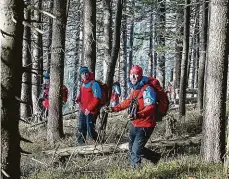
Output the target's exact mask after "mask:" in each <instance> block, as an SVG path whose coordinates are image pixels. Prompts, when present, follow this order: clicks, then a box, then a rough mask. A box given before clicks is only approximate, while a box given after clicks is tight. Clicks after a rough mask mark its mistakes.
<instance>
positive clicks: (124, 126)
mask: <svg viewBox="0 0 229 179" xmlns="http://www.w3.org/2000/svg"><path fill="white" fill-rule="evenodd" d="M129 122H130V120H127V122H126V123H125V125H124V129H123V130H122V132H121V135H120V137H119V139H118V142H117V143H116V145H115V148H114V150H113V153H112V154H114V153H115V151H116V149H117V147H118V144H119V142H120V140H121V138H122V136H123V134H124V131H125V130H126V127H127V124H128V123H129ZM110 159H111V158H110ZM110 161H111V160H109V162H108V165H109V164H110Z"/></svg>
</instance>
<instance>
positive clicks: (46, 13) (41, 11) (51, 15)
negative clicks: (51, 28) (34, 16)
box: [27, 5, 56, 19]
mask: <svg viewBox="0 0 229 179" xmlns="http://www.w3.org/2000/svg"><path fill="white" fill-rule="evenodd" d="M27 9H31V10H36V11H38V12H40V13H43V14H45V15H47V16H49V17H51V18H53V19H56V16H54V15H53V14H51V13H49V12H47V11H44V10H41V9H38V8H36V7H34V6H31V5H29V6H27Z"/></svg>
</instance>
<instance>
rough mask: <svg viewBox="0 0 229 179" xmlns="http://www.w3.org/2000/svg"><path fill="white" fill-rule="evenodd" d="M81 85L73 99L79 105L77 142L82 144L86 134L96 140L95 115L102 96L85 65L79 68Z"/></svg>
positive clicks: (98, 86) (97, 84)
mask: <svg viewBox="0 0 229 179" xmlns="http://www.w3.org/2000/svg"><path fill="white" fill-rule="evenodd" d="M80 76H81V79H82V86H81V87H80V94H79V96H78V97H77V99H76V100H75V102H76V103H79V105H80V115H79V122H78V130H79V133H80V134H79V135H77V142H78V143H79V144H80V145H82V144H84V143H85V140H86V136H87V134H88V135H89V136H90V137H91V138H92V139H93V140H94V141H96V139H97V136H98V134H97V132H96V131H95V123H96V117H97V114H98V112H99V105H100V104H99V103H100V100H101V98H102V92H101V88H100V85H99V83H98V82H96V81H95V77H94V74H93V73H90V72H89V70H88V68H87V67H81V68H80Z"/></svg>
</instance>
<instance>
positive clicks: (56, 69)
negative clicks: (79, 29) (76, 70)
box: [47, 0, 67, 144]
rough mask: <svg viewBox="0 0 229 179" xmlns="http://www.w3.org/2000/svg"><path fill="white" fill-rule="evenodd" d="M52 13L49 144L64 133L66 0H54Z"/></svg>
mask: <svg viewBox="0 0 229 179" xmlns="http://www.w3.org/2000/svg"><path fill="white" fill-rule="evenodd" d="M53 13H54V15H56V17H57V18H56V19H54V21H53V35H52V54H51V67H50V89H49V103H50V104H49V116H48V125H47V141H48V142H49V143H51V144H54V143H55V142H56V141H58V140H59V139H60V138H61V137H63V135H64V133H63V121H62V103H63V98H62V97H63V96H62V95H63V93H62V86H63V79H64V54H65V31H66V23H67V18H66V0H56V1H54V8H53Z"/></svg>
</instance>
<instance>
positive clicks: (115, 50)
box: [100, 0, 123, 141]
mask: <svg viewBox="0 0 229 179" xmlns="http://www.w3.org/2000/svg"><path fill="white" fill-rule="evenodd" d="M122 4H123V1H122V0H118V1H117V8H116V9H117V11H116V16H115V26H114V34H113V41H112V50H111V58H110V59H111V61H110V63H108V68H107V74H106V81H105V83H106V84H107V85H108V87H109V89H111V87H112V84H113V77H114V74H115V66H116V62H117V58H118V54H119V49H120V33H121V32H120V30H121V21H122ZM110 93H111V91H110ZM107 117H108V116H107V114H106V116H105V117H104V118H103V120H102V121H101V122H100V136H101V141H103V140H104V137H105V129H106V124H107Z"/></svg>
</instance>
